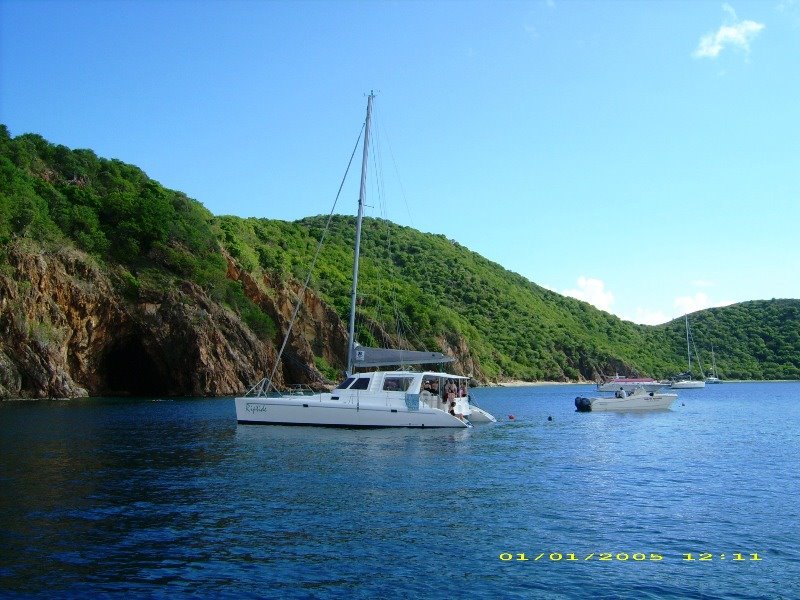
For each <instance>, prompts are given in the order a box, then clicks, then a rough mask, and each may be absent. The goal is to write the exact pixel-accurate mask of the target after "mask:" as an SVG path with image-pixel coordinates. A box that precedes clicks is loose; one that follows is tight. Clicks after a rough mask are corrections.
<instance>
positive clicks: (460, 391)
mask: <svg viewBox="0 0 800 600" xmlns="http://www.w3.org/2000/svg"><path fill="white" fill-rule="evenodd" d="M458 395H459V396H461V397H462V398H465V397H466V396H467V384H466V383H464V382H462V383H461V385H460V386H459V388H458Z"/></svg>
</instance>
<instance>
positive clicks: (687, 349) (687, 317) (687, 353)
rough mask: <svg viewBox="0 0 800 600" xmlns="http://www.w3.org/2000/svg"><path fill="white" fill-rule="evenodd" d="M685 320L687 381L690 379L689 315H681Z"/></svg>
mask: <svg viewBox="0 0 800 600" xmlns="http://www.w3.org/2000/svg"><path fill="white" fill-rule="evenodd" d="M683 316H684V318H685V319H686V356H688V357H689V379H691V378H692V351H691V349H690V348H689V314H688V313H687V314H685V315H683Z"/></svg>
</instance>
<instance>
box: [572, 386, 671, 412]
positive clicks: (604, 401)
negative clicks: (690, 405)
mask: <svg viewBox="0 0 800 600" xmlns="http://www.w3.org/2000/svg"><path fill="white" fill-rule="evenodd" d="M677 398H678V394H668V393H661V392H657V391H653V392H648V391H646V390H645V389H644V388H641V387H639V388H636V389H634V390H633V392H631V393H630V394H629V393H628V392H626V391H625V390H617V391H616V392H615V393H614V395H613V396H600V397H596V398H583V397H581V396H578V397H577V398H575V409H576V410H577V411H578V412H599V411H612V410H623V411H624V410H667V409H669V407H670V406H672V403H673V402H675V400H677Z"/></svg>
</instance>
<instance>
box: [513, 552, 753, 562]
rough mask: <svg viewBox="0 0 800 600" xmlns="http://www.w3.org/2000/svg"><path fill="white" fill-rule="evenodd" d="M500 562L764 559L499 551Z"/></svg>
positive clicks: (719, 555)
mask: <svg viewBox="0 0 800 600" xmlns="http://www.w3.org/2000/svg"><path fill="white" fill-rule="evenodd" d="M499 558H500V560H501V561H502V562H511V561H514V562H527V561H532V562H537V561H540V562H561V561H565V562H579V561H592V560H596V561H616V562H625V561H633V562H657V561H662V560H665V559H667V560H669V559H676V558H680V559H681V560H683V561H685V562H693V561H698V562H708V561H717V560H728V561H734V562H737V561H738V562H741V561H759V560H764V559H763V558H762V557H761V555H760V554H759V553H758V552H750V553H748V554H745V553H743V552H730V553H725V552H684V553H683V554H680V555H669V554H664V553H660V552H589V553H576V552H539V553H538V554H537V553H531V554H528V553H525V552H501V553H500V556H499Z"/></svg>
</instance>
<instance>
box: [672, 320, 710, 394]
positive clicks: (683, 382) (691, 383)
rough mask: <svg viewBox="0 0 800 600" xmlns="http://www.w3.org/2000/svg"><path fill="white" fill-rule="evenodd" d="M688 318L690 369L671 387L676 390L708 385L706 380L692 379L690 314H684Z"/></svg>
mask: <svg viewBox="0 0 800 600" xmlns="http://www.w3.org/2000/svg"><path fill="white" fill-rule="evenodd" d="M684 318H685V319H686V356H687V357H688V358H689V370H688V371H687V372H686V373H684V374H683V375H685V377H684V378H682V379H678V380H677V381H673V382H672V384H671V385H670V387H671V388H672V389H674V390H689V389H696V388H704V387H706V382H705V381H703V380H701V379H692V348H691V345H690V343H689V315H684Z"/></svg>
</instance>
